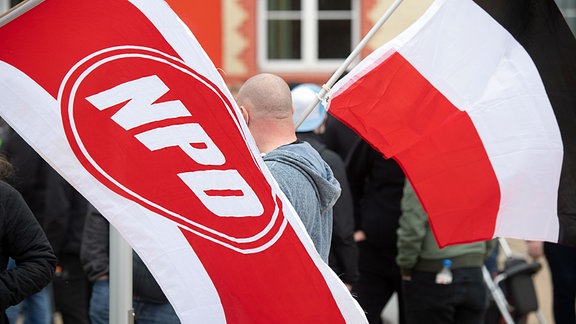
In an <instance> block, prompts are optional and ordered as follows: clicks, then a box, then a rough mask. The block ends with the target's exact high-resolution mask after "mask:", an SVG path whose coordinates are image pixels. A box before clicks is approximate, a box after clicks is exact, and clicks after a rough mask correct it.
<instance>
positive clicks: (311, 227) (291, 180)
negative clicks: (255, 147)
mask: <svg viewBox="0 0 576 324" xmlns="http://www.w3.org/2000/svg"><path fill="white" fill-rule="evenodd" d="M264 162H265V163H266V165H267V166H268V169H269V170H270V172H271V173H272V175H273V176H274V179H276V182H278V185H279V186H280V190H282V192H284V194H285V195H286V197H287V198H288V200H289V201H290V203H291V204H292V206H294V209H295V210H296V212H297V213H298V216H300V219H301V220H302V223H304V226H305V227H306V230H307V231H308V235H310V238H311V239H312V242H314V246H315V247H316V250H317V251H318V253H319V254H320V256H321V257H322V259H323V260H324V261H325V262H326V263H328V253H329V251H330V240H331V237H332V206H334V204H335V203H336V200H338V197H339V196H340V184H339V183H338V181H337V180H336V178H335V177H334V175H333V173H332V170H331V169H330V167H329V166H328V164H326V162H324V160H322V158H321V157H320V155H319V154H318V152H317V151H316V150H314V149H313V148H312V146H310V144H308V143H306V142H295V143H292V144H288V145H284V146H281V147H279V148H277V149H275V150H273V151H271V152H269V153H268V154H266V155H265V156H264Z"/></svg>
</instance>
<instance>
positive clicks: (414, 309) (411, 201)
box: [396, 182, 496, 324]
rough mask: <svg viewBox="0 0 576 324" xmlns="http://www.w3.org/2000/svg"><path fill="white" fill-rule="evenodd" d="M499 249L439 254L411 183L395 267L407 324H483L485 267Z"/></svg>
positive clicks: (460, 247)
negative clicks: (400, 281)
mask: <svg viewBox="0 0 576 324" xmlns="http://www.w3.org/2000/svg"><path fill="white" fill-rule="evenodd" d="M463 217H465V215H463ZM495 246H496V241H483V242H476V243H469V244H457V245H451V246H447V247H444V248H439V247H438V244H437V243H436V239H435V238H434V234H433V233H432V230H431V228H430V224H429V223H428V215H427V214H426V212H425V211H424V209H423V208H422V205H421V204H420V201H419V200H418V197H417V196H416V193H415V192H414V190H413V188H412V186H411V185H410V183H409V182H406V185H405V188H404V196H403V198H402V216H401V217H400V225H399V228H398V255H397V257H396V263H397V264H398V266H399V267H400V270H401V273H402V289H403V292H404V307H405V311H406V316H407V323H409V324H412V323H442V324H448V323H458V324H466V323H478V324H480V323H483V322H484V313H485V312H486V309H487V307H488V290H487V288H486V286H485V284H484V279H483V275H482V266H483V265H484V260H485V259H486V258H487V257H488V255H489V254H490V252H491V251H492V249H493V248H494V247H495ZM445 267H446V268H447V269H446V270H443V268H445Z"/></svg>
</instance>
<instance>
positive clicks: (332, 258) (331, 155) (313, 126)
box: [291, 83, 360, 290]
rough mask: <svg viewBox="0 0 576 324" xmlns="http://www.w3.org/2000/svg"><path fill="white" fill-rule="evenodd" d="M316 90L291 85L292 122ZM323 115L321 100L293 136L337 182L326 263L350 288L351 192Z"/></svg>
mask: <svg viewBox="0 0 576 324" xmlns="http://www.w3.org/2000/svg"><path fill="white" fill-rule="evenodd" d="M319 91H320V87H319V86H317V85H315V84H309V83H306V84H301V85H297V86H295V87H294V88H293V89H292V91H291V92H292V104H293V106H294V116H293V119H294V122H297V121H298V120H299V119H300V118H301V116H302V115H303V114H304V112H305V110H306V108H308V106H309V105H310V103H312V101H313V100H314V98H315V96H316V93H318V92H319ZM326 116H327V115H326V109H324V106H323V105H322V104H318V105H317V106H316V108H315V109H314V110H313V111H312V113H310V115H308V117H307V118H306V119H305V120H304V122H302V124H301V125H300V126H299V127H298V128H297V129H296V137H297V138H298V140H301V141H305V142H308V143H309V144H310V145H311V146H312V147H313V148H314V149H315V150H316V151H318V153H320V156H321V157H322V159H323V160H324V161H326V163H327V164H328V165H329V166H330V168H331V169H332V172H333V173H334V177H335V178H336V179H337V180H338V182H339V183H340V188H341V189H342V192H341V193H340V197H339V198H338V201H336V204H335V205H334V207H333V212H334V221H333V230H332V240H331V242H330V243H331V245H330V255H329V263H328V264H329V265H330V267H331V268H332V270H334V272H335V273H336V274H337V275H339V276H340V279H341V280H342V281H343V282H344V284H346V286H347V287H348V289H350V290H352V287H353V286H354V284H355V283H356V282H357V281H358V278H359V276H360V274H359V272H358V247H357V246H356V242H355V241H354V210H353V205H352V194H351V192H350V187H349V185H348V179H347V175H346V168H345V165H344V161H343V160H342V158H340V156H339V155H338V154H336V153H335V152H334V151H332V150H330V149H328V148H327V147H326V145H324V143H323V139H322V133H323V130H324V123H325V120H326Z"/></svg>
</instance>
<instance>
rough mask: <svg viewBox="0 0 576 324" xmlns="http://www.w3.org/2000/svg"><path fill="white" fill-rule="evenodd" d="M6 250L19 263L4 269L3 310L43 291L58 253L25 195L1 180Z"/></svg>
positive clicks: (0, 280) (0, 300)
mask: <svg viewBox="0 0 576 324" xmlns="http://www.w3.org/2000/svg"><path fill="white" fill-rule="evenodd" d="M0 186H1V188H0V191H1V192H0V219H1V221H2V224H1V227H2V228H1V233H2V241H1V242H2V243H1V249H2V254H4V255H6V256H9V257H11V258H12V259H14V260H15V261H16V267H15V268H12V269H10V270H4V271H2V272H1V273H0V310H2V311H3V310H5V309H6V308H7V307H9V306H11V305H16V304H18V303H19V302H20V301H22V300H23V299H24V298H26V297H28V296H30V295H32V294H34V293H36V292H38V291H40V290H41V289H42V288H44V287H45V286H46V285H48V283H50V281H51V280H52V278H53V276H54V270H55V267H56V256H55V255H54V252H53V251H52V247H51V246H50V243H49V242H48V239H47V238H46V235H45V234H44V231H43V230H42V228H41V227H40V224H39V223H38V221H37V220H36V218H35V217H34V215H33V214H32V212H31V211H30V208H29V207H28V206H27V205H26V203H25V201H24V199H23V198H22V196H21V195H20V194H19V193H18V192H17V191H16V190H15V189H13V188H11V187H9V186H8V185H7V184H5V183H0Z"/></svg>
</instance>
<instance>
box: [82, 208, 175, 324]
mask: <svg viewBox="0 0 576 324" xmlns="http://www.w3.org/2000/svg"><path fill="white" fill-rule="evenodd" d="M109 233H110V224H109V222H108V220H106V218H104V216H102V214H100V212H99V211H98V210H96V208H94V206H92V205H91V204H89V205H88V214H87V216H86V223H85V226H84V238H83V241H82V250H81V254H80V257H81V260H82V264H83V266H84V271H85V272H86V275H87V276H88V279H89V280H90V282H92V284H93V286H92V298H91V300H90V319H91V321H92V324H107V323H108V322H109V303H108V300H109V289H110V287H109V271H110V264H109V261H110V257H109V249H110V244H109V237H110V236H109ZM132 271H133V272H132V288H133V306H134V323H135V324H139V323H146V324H176V323H180V320H179V319H178V315H176V312H175V311H174V308H172V305H170V303H169V302H168V299H167V298H166V296H165V295H164V293H163V292H162V290H161V288H160V286H159V285H158V283H157V282H156V280H155V279H154V277H153V276H152V274H151V273H150V271H149V270H148V268H147V267H146V265H145V264H144V262H143V261H142V259H140V257H139V256H138V254H136V253H133V258H132Z"/></svg>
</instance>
